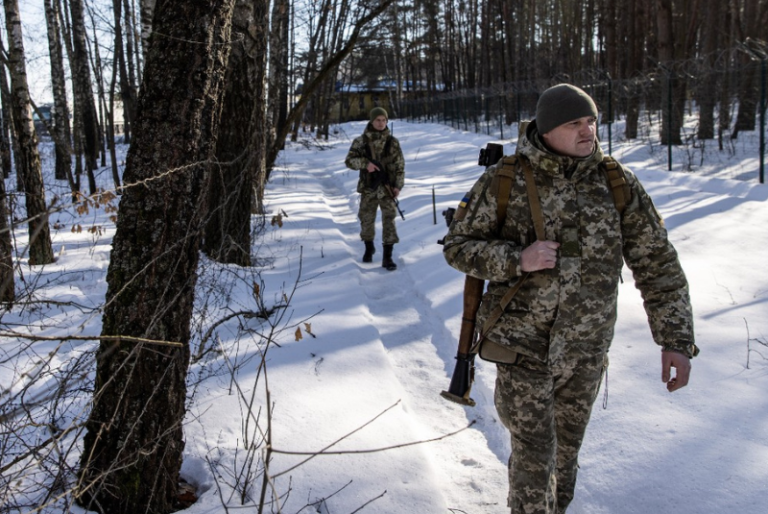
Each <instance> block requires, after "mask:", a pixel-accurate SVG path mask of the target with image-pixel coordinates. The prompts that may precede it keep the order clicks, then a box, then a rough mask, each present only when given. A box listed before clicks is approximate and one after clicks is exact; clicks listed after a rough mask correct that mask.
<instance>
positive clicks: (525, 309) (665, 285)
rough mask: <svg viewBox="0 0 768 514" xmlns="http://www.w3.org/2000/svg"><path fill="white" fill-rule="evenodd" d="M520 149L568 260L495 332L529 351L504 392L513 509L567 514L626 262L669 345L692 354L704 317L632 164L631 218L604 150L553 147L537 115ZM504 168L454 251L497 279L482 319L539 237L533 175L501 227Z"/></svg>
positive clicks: (504, 372) (461, 221)
mask: <svg viewBox="0 0 768 514" xmlns="http://www.w3.org/2000/svg"><path fill="white" fill-rule="evenodd" d="M517 155H518V158H520V159H527V160H528V161H529V162H530V165H531V168H532V169H533V171H534V175H535V180H536V186H537V190H538V194H539V197H540V202H541V207H542V211H543V212H542V213H543V216H544V226H545V227H544V228H545V236H546V239H548V240H551V241H557V242H559V243H561V247H560V249H559V252H558V262H557V266H556V267H555V268H554V269H548V270H541V271H536V272H533V273H530V274H529V276H528V278H527V279H526V281H525V282H524V283H523V285H522V287H521V288H520V290H519V291H518V292H517V294H516V295H515V297H514V298H513V299H512V301H511V303H510V304H509V306H508V307H507V309H506V310H505V312H504V313H503V315H502V316H501V318H500V319H499V321H498V322H497V323H496V324H495V325H494V327H493V328H492V329H491V331H490V332H489V334H488V336H487V338H488V339H489V340H491V341H494V342H496V343H498V344H500V345H503V346H506V347H507V348H508V349H509V350H510V351H512V352H516V353H518V354H519V357H518V361H517V365H499V367H498V370H499V372H498V378H497V391H496V407H497V410H498V412H499V416H500V417H501V418H502V421H503V422H504V423H505V425H507V427H508V428H509V429H510V433H511V435H512V441H513V442H512V448H513V451H512V458H511V460H510V466H511V467H510V479H511V481H510V501H511V504H510V506H511V509H512V512H513V513H518V512H520V513H522V512H524V513H526V514H534V513H535V514H552V513H557V512H559V513H560V514H562V513H563V512H564V509H565V507H566V506H567V504H568V503H569V502H570V499H571V498H572V495H573V486H574V483H575V480H576V475H575V470H576V457H577V454H578V449H579V447H580V446H581V438H582V437H583V434H584V430H585V428H586V425H587V421H588V418H589V412H590V410H591V405H592V400H593V399H594V396H595V393H596V389H597V387H598V384H599V382H600V374H601V373H602V370H603V362H604V361H605V356H606V355H607V352H608V349H609V347H610V344H611V340H612V339H613V335H614V334H613V332H614V325H615V323H616V305H617V296H618V283H619V279H620V276H621V269H622V266H623V264H624V263H626V265H627V266H628V268H629V269H630V270H631V271H632V274H633V277H634V280H635V285H636V287H637V288H638V289H639V290H640V292H641V295H642V297H643V300H644V307H645V310H646V314H647V316H648V320H649V324H650V327H651V333H652V336H653V339H654V341H655V342H656V343H657V344H658V345H660V346H662V347H663V348H664V349H669V350H677V351H681V352H683V353H685V354H686V355H688V356H689V357H691V356H693V351H694V345H693V342H694V336H693V315H692V311H691V304H690V299H689V294H688V283H687V281H686V278H685V274H684V272H683V270H682V267H681V266H680V263H679V261H678V258H677V253H676V251H675V249H674V247H673V246H672V245H671V243H670V242H669V240H668V239H667V232H666V229H665V228H664V223H663V221H662V219H661V216H660V215H659V213H658V212H657V211H656V208H655V207H654V205H653V202H652V201H651V199H650V197H649V196H648V194H647V193H646V192H645V190H644V189H643V187H642V185H641V184H640V182H639V181H638V180H637V178H636V177H635V175H634V174H632V173H631V172H630V171H629V170H625V172H626V178H627V181H628V182H629V185H630V188H631V200H630V201H629V203H628V204H627V207H626V209H625V210H624V212H623V214H620V213H619V212H618V211H617V210H616V207H615V205H614V202H613V196H612V193H611V191H610V189H609V187H608V184H607V182H606V178H605V175H604V174H603V172H602V171H601V170H600V169H599V165H600V163H601V161H602V159H603V152H602V150H601V149H600V148H599V147H596V149H595V152H593V154H592V155H591V156H589V157H586V158H579V159H576V158H571V157H564V156H558V155H555V154H552V153H550V152H548V151H547V150H545V147H544V145H543V144H542V143H541V142H540V141H539V135H538V132H537V129H536V125H535V122H532V123H531V124H530V125H528V127H527V131H526V133H525V134H524V135H523V136H521V138H520V141H519V143H518V149H517ZM500 168H501V162H499V163H498V164H497V165H495V166H491V167H489V168H488V169H487V170H486V171H485V173H483V175H482V176H481V177H480V178H479V180H478V181H477V182H476V183H475V185H474V186H473V187H472V190H471V191H470V192H468V193H467V194H466V195H465V197H464V199H463V200H462V202H461V203H460V204H459V207H458V209H457V211H456V214H455V216H454V220H453V222H452V223H451V226H450V229H449V231H448V234H447V236H446V237H445V244H444V246H443V255H444V257H445V259H446V261H447V262H448V263H449V264H450V265H451V266H453V267H454V268H456V269H458V270H459V271H462V272H463V273H466V274H469V275H472V276H474V277H477V278H480V279H483V280H487V281H488V287H487V292H486V293H485V295H484V296H483V300H482V303H481V305H480V309H479V311H478V314H477V320H478V326H482V325H483V323H485V320H486V319H488V316H489V314H490V313H491V311H492V310H493V308H494V307H495V306H496V305H497V304H498V303H499V300H500V299H501V297H502V296H503V295H504V293H505V292H506V291H507V290H508V289H509V288H510V287H511V286H512V285H514V284H515V283H517V281H519V280H520V279H521V277H522V276H523V272H522V270H521V268H520V256H521V253H522V251H523V249H525V248H526V247H527V246H528V245H530V244H532V243H533V242H534V241H535V239H536V236H535V233H534V229H533V221H532V217H531V211H530V207H529V203H528V197H527V192H526V186H525V178H524V174H523V173H522V171H520V173H515V177H514V179H513V182H512V191H511V193H510V197H509V203H508V206H507V213H506V217H505V219H504V221H503V224H502V226H499V223H498V220H497V212H496V208H497V203H498V202H497V198H496V191H497V189H498V182H499V181H498V179H497V178H496V171H497V170H498V169H500ZM566 418H567V419H566ZM552 420H554V423H553V422H552ZM558 504H559V505H560V506H561V507H560V510H557V509H558V507H557V505H558Z"/></svg>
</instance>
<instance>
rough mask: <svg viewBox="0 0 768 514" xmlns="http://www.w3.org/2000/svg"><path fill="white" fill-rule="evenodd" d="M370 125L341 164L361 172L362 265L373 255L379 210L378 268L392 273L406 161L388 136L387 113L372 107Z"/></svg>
mask: <svg viewBox="0 0 768 514" xmlns="http://www.w3.org/2000/svg"><path fill="white" fill-rule="evenodd" d="M370 118H371V121H370V123H368V125H367V126H366V127H365V130H364V131H363V135H361V136H360V137H357V138H355V140H354V141H352V146H351V147H350V148H349V153H347V158H346V159H345V161H344V164H346V166H347V167H348V168H351V169H353V170H360V180H358V182H357V192H358V193H360V195H361V196H360V209H359V211H358V218H360V238H361V239H362V240H363V242H364V243H365V253H364V254H363V262H372V260H373V254H374V253H376V248H375V247H374V244H373V240H374V238H375V236H376V212H377V211H378V209H379V208H381V225H382V232H383V234H382V242H383V244H384V258H383V259H382V261H381V265H382V266H383V267H385V268H386V269H388V270H390V271H393V270H396V269H397V264H395V261H393V260H392V247H393V245H395V244H396V243H398V242H400V239H399V238H398V237H397V229H396V228H395V217H396V216H397V209H398V207H397V205H396V203H395V202H396V199H397V197H398V195H400V191H401V190H402V189H403V184H404V182H405V159H404V158H403V152H402V150H401V149H400V142H399V141H398V140H397V139H396V138H395V137H394V136H392V135H391V134H390V133H389V128H388V127H387V121H388V119H389V117H388V116H387V111H386V110H384V109H383V108H381V107H374V108H373V109H371V112H370Z"/></svg>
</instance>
